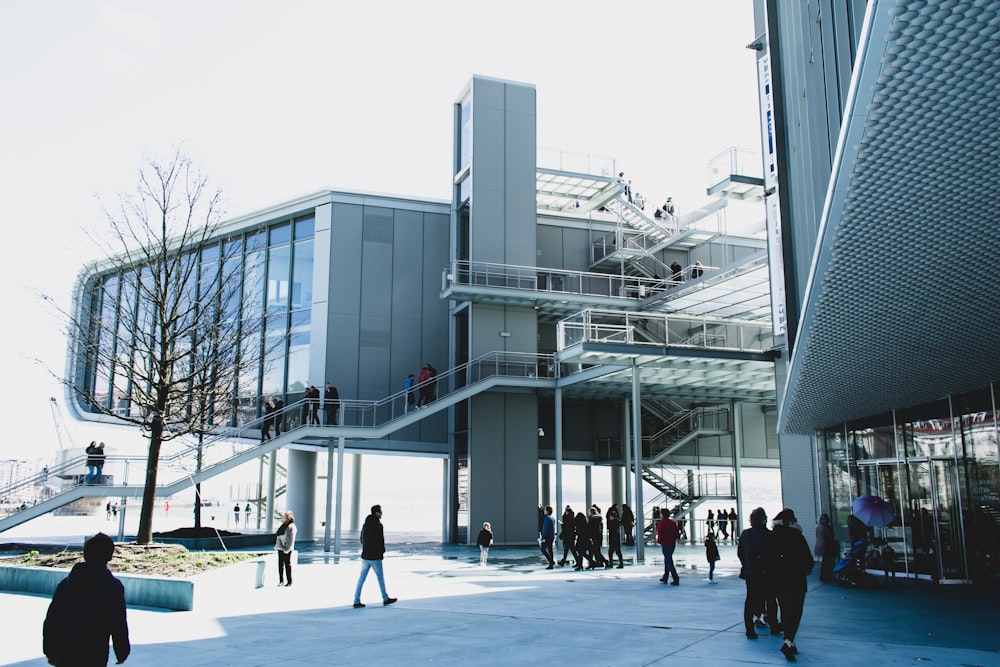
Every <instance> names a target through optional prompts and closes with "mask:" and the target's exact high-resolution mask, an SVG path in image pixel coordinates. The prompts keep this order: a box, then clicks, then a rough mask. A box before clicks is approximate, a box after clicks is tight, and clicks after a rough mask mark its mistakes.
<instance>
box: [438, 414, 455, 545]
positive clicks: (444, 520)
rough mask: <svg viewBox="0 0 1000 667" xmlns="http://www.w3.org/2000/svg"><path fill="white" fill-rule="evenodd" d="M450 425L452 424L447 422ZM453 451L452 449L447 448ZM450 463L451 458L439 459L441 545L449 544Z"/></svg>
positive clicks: (450, 539)
mask: <svg viewBox="0 0 1000 667" xmlns="http://www.w3.org/2000/svg"><path fill="white" fill-rule="evenodd" d="M449 423H452V422H449ZM449 449H451V450H452V451H454V448H449ZM451 461H452V457H451V456H450V455H449V456H448V458H445V459H441V510H442V513H441V543H442V544H451V543H452V535H451V516H452V507H451V499H452V497H453V495H454V494H452V492H451Z"/></svg>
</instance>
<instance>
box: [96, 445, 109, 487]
mask: <svg viewBox="0 0 1000 667" xmlns="http://www.w3.org/2000/svg"><path fill="white" fill-rule="evenodd" d="M107 458H108V457H107V455H106V454H105V453H104V443H103V442H102V443H101V444H99V445H97V447H96V449H95V450H94V469H95V472H94V480H93V483H95V484H100V483H101V481H102V480H101V478H102V477H103V476H104V462H105V460H107Z"/></svg>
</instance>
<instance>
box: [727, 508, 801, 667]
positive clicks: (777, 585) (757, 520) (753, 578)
mask: <svg viewBox="0 0 1000 667" xmlns="http://www.w3.org/2000/svg"><path fill="white" fill-rule="evenodd" d="M736 553H737V556H738V557H739V559H740V563H741V564H742V568H741V569H740V578H741V579H743V580H744V581H745V582H746V599H745V600H744V603H743V625H744V628H745V630H746V636H747V639H756V638H757V630H759V629H763V628H769V629H770V633H771V634H772V635H777V634H778V633H779V632H780V633H781V634H782V635H783V636H784V642H783V643H782V645H781V652H782V654H783V655H784V656H785V659H787V660H789V661H794V660H795V655H796V654H797V653H798V651H799V650H798V647H797V646H796V645H795V634H796V633H797V632H798V629H799V622H800V621H801V620H802V608H803V605H804V604H805V598H806V590H807V583H806V577H807V576H808V575H809V574H810V573H811V572H812V570H813V566H814V564H815V562H814V561H813V557H812V552H811V551H810V550H809V544H808V543H807V542H806V539H805V537H803V535H802V527H801V526H799V524H798V522H797V520H796V518H795V512H793V511H792V510H790V509H787V508H786V509H783V510H782V511H781V512H779V513H778V514H777V515H776V516H775V517H774V519H773V520H772V526H771V529H770V530H768V528H767V514H766V513H765V512H764V508H762V507H758V508H757V509H755V510H754V511H753V512H751V513H750V527H749V528H747V529H746V530H744V531H743V532H742V533H741V534H740V539H739V543H738V546H737V549H736Z"/></svg>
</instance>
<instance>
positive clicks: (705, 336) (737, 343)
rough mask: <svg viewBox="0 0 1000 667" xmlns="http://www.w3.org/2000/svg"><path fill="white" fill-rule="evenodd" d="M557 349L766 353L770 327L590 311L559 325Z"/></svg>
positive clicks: (744, 323) (647, 313) (630, 313)
mask: <svg viewBox="0 0 1000 667" xmlns="http://www.w3.org/2000/svg"><path fill="white" fill-rule="evenodd" d="M556 341H557V349H558V350H560V351H562V350H564V349H566V348H567V347H570V346H573V345H577V344H579V343H584V342H599V343H625V344H629V345H656V346H672V347H684V348H692V349H700V350H726V351H736V352H765V351H767V350H769V349H771V347H773V333H772V331H771V326H770V324H769V323H768V324H761V323H757V322H750V321H746V320H735V319H724V318H709V317H692V316H690V315H676V314H668V313H649V312H625V311H607V310H596V309H587V310H583V311H581V312H579V313H576V314H575V315H571V316H570V317H567V318H565V319H563V320H561V321H560V322H558V324H557V325H556Z"/></svg>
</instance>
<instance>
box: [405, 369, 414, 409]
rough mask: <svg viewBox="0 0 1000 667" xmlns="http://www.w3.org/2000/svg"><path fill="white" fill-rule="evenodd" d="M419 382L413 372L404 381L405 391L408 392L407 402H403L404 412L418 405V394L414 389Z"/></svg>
mask: <svg viewBox="0 0 1000 667" xmlns="http://www.w3.org/2000/svg"><path fill="white" fill-rule="evenodd" d="M416 384H417V379H416V378H415V377H413V373H410V374H409V375H407V376H406V381H405V382H403V391H404V392H406V403H404V404H403V414H404V415H405V414H406V413H407V412H409V411H410V410H412V409H413V408H415V407H416V405H417V396H416V393H415V392H414V391H413V387H414V385H416Z"/></svg>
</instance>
